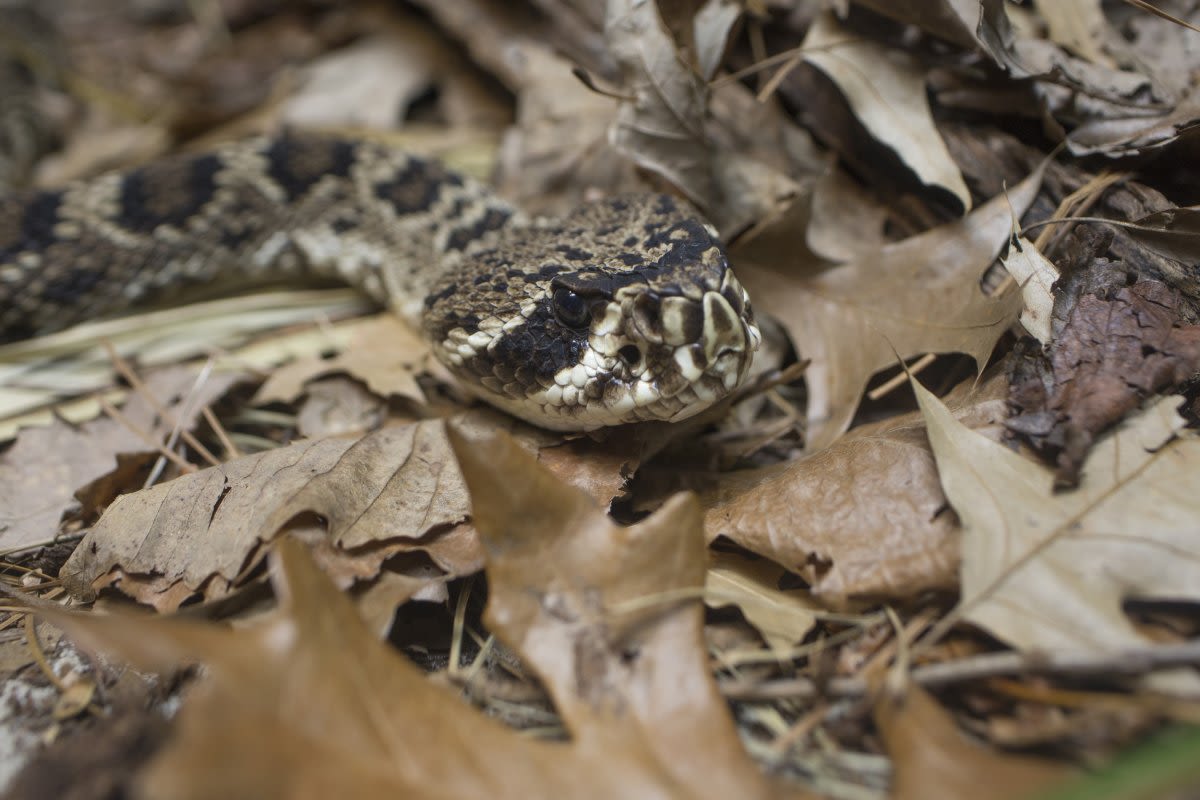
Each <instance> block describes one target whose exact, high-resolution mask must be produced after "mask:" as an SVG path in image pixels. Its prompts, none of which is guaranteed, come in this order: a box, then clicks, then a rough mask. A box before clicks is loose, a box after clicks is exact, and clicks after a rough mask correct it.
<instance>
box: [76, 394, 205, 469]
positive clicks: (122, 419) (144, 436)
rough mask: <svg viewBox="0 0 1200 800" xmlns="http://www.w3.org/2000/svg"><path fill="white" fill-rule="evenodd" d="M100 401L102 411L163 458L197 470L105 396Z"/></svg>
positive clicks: (180, 466) (185, 467)
mask: <svg viewBox="0 0 1200 800" xmlns="http://www.w3.org/2000/svg"><path fill="white" fill-rule="evenodd" d="M99 403H100V410H101V411H103V412H104V413H105V414H107V415H108V416H110V417H112V418H113V419H115V420H116V421H117V422H119V423H121V424H122V425H124V426H125V427H126V428H127V429H128V430H129V431H130V432H131V433H133V434H134V435H136V436H137V437H138V438H139V439H141V440H142V441H143V442H145V443H146V444H147V445H148V446H149V447H152V448H153V449H154V450H156V451H158V453H159V454H160V455H162V457H163V458H166V459H167V460H168V461H170V462H171V463H172V464H174V465H175V466H177V467H179V468H180V469H181V470H183V471H184V472H195V471H196V465H195V464H192V463H191V462H189V461H185V460H184V459H183V458H182V457H180V456H179V455H178V454H176V453H174V452H172V451H170V450H168V449H166V448H165V447H163V446H162V443H161V442H159V441H158V440H156V439H155V438H154V437H153V436H151V435H150V434H149V433H146V431H144V430H142V429H141V428H139V427H138V426H137V425H134V424H133V420H131V419H130V418H129V417H127V416H125V415H124V414H122V413H121V412H120V411H118V410H117V409H116V407H115V406H113V405H112V404H111V403H109V402H108V401H107V400H104V399H103V398H101V399H100V401H99Z"/></svg>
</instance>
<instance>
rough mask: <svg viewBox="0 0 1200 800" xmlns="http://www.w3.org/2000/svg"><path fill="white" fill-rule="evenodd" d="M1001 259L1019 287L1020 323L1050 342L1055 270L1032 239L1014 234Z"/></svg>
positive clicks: (1038, 336) (1030, 331)
mask: <svg viewBox="0 0 1200 800" xmlns="http://www.w3.org/2000/svg"><path fill="white" fill-rule="evenodd" d="M1000 263H1001V264H1003V265H1004V268H1005V269H1007V270H1008V274H1009V275H1012V277H1013V280H1015V281H1016V282H1017V284H1018V285H1019V286H1020V287H1021V298H1022V300H1024V302H1025V307H1024V308H1023V309H1021V327H1023V328H1025V330H1026V331H1027V332H1028V333H1029V335H1030V336H1032V337H1033V338H1035V339H1037V340H1038V341H1039V342H1041V343H1042V344H1049V343H1050V336H1051V331H1050V324H1051V314H1052V313H1053V311H1054V291H1053V289H1054V282H1055V281H1057V280H1058V270H1057V269H1056V268H1055V266H1054V265H1053V264H1051V263H1050V261H1049V259H1047V258H1046V257H1045V256H1044V255H1042V253H1041V251H1039V250H1038V249H1037V247H1035V246H1034V244H1033V242H1031V241H1029V240H1028V239H1026V238H1025V237H1024V236H1014V237H1013V238H1012V241H1011V242H1010V243H1009V248H1008V252H1007V253H1006V254H1005V255H1003V256H1001V258H1000Z"/></svg>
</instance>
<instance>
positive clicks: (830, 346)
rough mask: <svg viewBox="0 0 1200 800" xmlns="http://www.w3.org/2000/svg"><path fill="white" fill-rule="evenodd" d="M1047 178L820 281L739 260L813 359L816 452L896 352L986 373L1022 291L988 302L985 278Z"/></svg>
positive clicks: (762, 302)
mask: <svg viewBox="0 0 1200 800" xmlns="http://www.w3.org/2000/svg"><path fill="white" fill-rule="evenodd" d="M1041 174H1042V173H1041V170H1040V169H1039V170H1037V171H1036V172H1034V173H1033V174H1032V175H1030V176H1029V177H1028V178H1026V179H1025V180H1023V181H1022V182H1021V183H1019V184H1018V185H1017V186H1015V187H1013V189H1012V191H1011V192H1010V193H1009V194H1008V195H1007V196H1006V195H1000V196H997V197H994V198H992V199H991V200H989V201H988V202H987V203H985V204H984V205H982V206H979V207H978V208H976V209H975V210H974V211H973V212H971V213H970V214H969V215H967V216H966V217H964V218H963V219H960V220H956V221H955V222H951V223H949V224H947V225H942V226H940V227H938V228H934V229H932V230H929V231H926V232H924V233H921V234H918V235H916V236H913V237H911V238H909V239H905V240H904V241H901V242H897V243H894V244H888V245H884V246H883V247H881V248H880V249H879V250H878V251H876V252H875V253H872V254H867V255H863V256H862V257H860V258H859V259H858V260H856V261H854V262H852V263H850V264H846V265H844V266H839V267H835V268H833V269H829V270H826V271H824V272H821V273H819V274H817V275H813V276H798V275H789V274H786V273H784V272H782V271H779V270H778V269H767V268H766V267H765V266H763V265H758V264H754V263H751V262H744V261H739V262H738V277H739V278H740V279H741V281H742V283H743V284H745V286H746V288H747V290H748V291H749V292H750V296H751V297H752V298H753V301H754V304H755V307H756V308H758V309H761V310H763V311H766V312H768V313H770V314H773V315H775V316H776V317H778V318H779V320H780V322H782V323H783V325H784V327H785V328H787V331H788V334H789V335H790V336H791V338H792V342H793V343H794V344H795V346H796V349H797V351H798V352H799V354H800V355H801V356H802V357H804V358H808V359H810V360H811V363H810V364H809V367H808V370H807V372H806V373H805V378H806V380H807V382H808V390H809V400H808V411H807V417H808V425H809V428H808V443H807V444H808V448H809V449H810V450H819V449H821V448H823V447H828V446H829V445H830V444H832V443H833V441H834V440H836V439H837V437H838V436H840V435H841V434H842V433H843V432H844V431H845V430H846V429H847V428H848V427H849V425H850V421H851V419H853V417H854V412H855V411H856V410H857V409H858V404H859V399H860V395H861V394H862V391H863V389H864V388H865V387H866V385H867V381H868V380H869V379H870V377H871V375H872V374H873V373H874V372H875V371H876V370H879V369H883V368H884V367H889V366H892V365H893V364H895V363H896V356H897V353H898V354H899V355H900V357H902V358H906V359H907V358H910V357H912V356H916V355H921V354H923V353H950V352H961V353H967V354H968V355H970V356H972V357H973V358H974V359H975V361H976V363H977V364H979V365H980V368H981V369H982V365H983V364H984V363H986V361H987V358H988V356H989V355H990V354H991V351H992V347H993V346H994V345H995V343H996V340H997V339H999V338H1000V336H1001V335H1002V334H1003V333H1004V332H1005V331H1006V330H1007V329H1008V327H1009V325H1011V324H1012V322H1013V321H1014V320H1015V319H1016V317H1017V315H1018V313H1019V312H1020V308H1021V295H1020V292H1018V291H1015V290H1013V291H1008V292H1005V293H1003V294H1000V295H999V296H996V297H988V296H986V295H985V294H984V293H983V292H982V290H981V289H980V288H979V280H980V277H981V276H982V275H983V273H984V271H985V270H986V269H987V268H988V267H989V266H990V265H991V263H992V262H993V261H994V260H995V259H996V256H997V255H998V254H999V253H1000V251H1001V248H1002V247H1003V246H1004V243H1005V242H1007V241H1008V239H1009V236H1010V235H1011V233H1012V219H1013V217H1012V214H1013V212H1014V210H1015V213H1016V214H1017V216H1020V215H1021V214H1022V213H1024V211H1025V209H1027V208H1028V207H1029V204H1030V203H1032V202H1033V199H1034V197H1035V196H1036V195H1037V191H1038V187H1039V185H1040V183H1041ZM1010 204H1011V205H1010Z"/></svg>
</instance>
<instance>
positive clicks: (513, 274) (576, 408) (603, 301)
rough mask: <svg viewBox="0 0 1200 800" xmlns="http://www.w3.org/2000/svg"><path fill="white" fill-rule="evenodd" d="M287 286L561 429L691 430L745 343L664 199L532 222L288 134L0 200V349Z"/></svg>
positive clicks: (431, 171)
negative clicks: (306, 279)
mask: <svg viewBox="0 0 1200 800" xmlns="http://www.w3.org/2000/svg"><path fill="white" fill-rule="evenodd" d="M302 275H311V276H319V277H327V278H336V279H338V280H341V281H344V282H346V283H349V284H351V285H353V286H356V287H358V288H360V289H361V290H363V291H364V292H366V293H367V294H369V295H370V296H372V297H374V298H376V299H377V300H379V301H380V302H382V303H385V304H388V305H390V306H391V307H392V308H394V309H395V310H396V311H397V312H398V313H399V314H400V315H401V316H403V317H405V318H406V319H408V320H409V321H410V322H411V323H412V324H414V325H415V326H418V327H419V328H420V329H421V330H422V331H423V332H424V334H425V335H426V336H427V337H428V339H429V341H430V343H431V345H432V346H433V349H434V352H435V353H436V355H437V356H438V358H439V359H441V360H442V361H443V362H444V363H445V364H446V365H447V366H448V367H449V368H450V369H451V371H453V372H454V373H455V375H457V376H458V377H459V378H460V379H462V380H463V381H464V383H465V385H466V386H468V387H469V388H470V389H471V390H472V391H474V392H475V393H477V394H478V395H479V396H480V397H482V398H483V399H485V400H487V401H488V402H490V403H492V404H494V405H496V406H498V407H500V408H503V409H505V410H507V411H509V412H510V413H513V414H515V415H516V416H519V417H522V418H524V419H526V420H528V421H530V422H533V423H535V424H538V425H542V426H544V427H548V428H555V429H560V430H576V429H592V428H597V427H601V426H604V425H615V424H621V423H625V422H635V421H640V420H651V419H660V420H679V419H684V418H686V417H688V416H691V415H692V414H695V413H697V412H698V411H700V410H702V409H703V408H706V407H708V406H709V405H711V404H712V403H713V402H715V401H716V400H718V399H720V398H721V397H723V396H725V395H726V394H728V393H729V392H730V391H731V390H732V389H734V388H735V387H736V386H737V385H738V383H739V382H740V381H741V380H742V378H743V377H744V376H745V374H746V371H747V369H748V367H749V363H750V359H751V356H752V354H753V351H754V350H755V348H756V347H757V346H758V342H759V338H760V337H759V333H758V329H757V328H756V327H755V325H754V321H753V315H752V314H751V311H750V308H749V303H748V298H747V297H746V294H745V292H744V290H743V289H742V287H741V286H740V285H739V284H738V282H737V280H736V278H734V276H733V273H732V272H731V271H730V269H729V266H728V263H727V261H726V259H725V254H724V252H723V250H722V249H721V246H720V244H719V243H718V242H717V241H716V239H715V235H714V233H713V231H712V229H711V228H709V227H708V226H707V225H705V224H704V223H703V222H702V221H700V220H699V219H698V218H697V217H696V216H695V213H694V212H693V211H691V210H690V209H689V208H686V207H684V206H683V205H681V204H680V203H678V202H677V201H675V200H674V199H673V198H671V197H668V196H665V195H646V196H632V197H617V198H611V199H608V200H606V201H603V202H600V203H596V204H593V205H589V206H585V207H583V208H580V209H579V210H577V211H575V212H573V213H572V214H569V215H568V216H566V217H563V218H561V219H556V220H533V221H530V220H527V219H525V218H524V217H523V216H522V215H521V214H520V213H519V212H517V211H516V210H515V209H513V208H512V207H511V206H509V205H508V204H506V203H505V202H503V201H502V200H501V199H499V198H497V197H496V196H494V195H493V194H492V193H491V192H490V191H489V190H488V189H487V188H486V187H484V186H482V185H481V184H479V183H476V182H474V181H471V180H469V179H466V178H464V177H462V176H460V175H457V174H455V173H453V172H451V171H449V170H447V169H445V168H444V167H442V166H441V165H440V164H438V163H436V162H433V161H427V160H424V159H420V158H415V157H412V156H408V155H405V154H403V153H399V152H396V151H394V150H391V149H388V148H386V147H384V146H381V145H378V144H374V143H369V142H360V141H352V140H346V139H339V138H330V137H321V136H315V135H307V134H289V135H285V136H281V137H277V138H265V139H255V140H251V141H246V142H240V143H236V144H231V145H227V146H225V147H222V148H220V149H218V150H215V151H213V152H210V153H205V154H199V155H184V156H176V157H173V158H168V159H164V160H162V161H158V162H155V163H152V164H149V165H147V166H144V167H141V168H139V169H135V170H132V171H129V172H124V173H113V174H109V175H104V176H101V177H98V178H95V179H93V180H90V181H84V182H80V183H76V184H72V185H70V186H67V187H65V188H63V189H60V190H56V191H46V192H37V193H27V194H21V195H13V196H9V197H6V198H3V199H0V340H4V341H12V340H14V339H21V338H26V337H29V336H33V335H38V334H42V333H47V332H50V331H53V330H57V329H59V328H62V327H65V326H67V325H71V324H75V323H77V322H81V321H85V320H89V319H92V318H94V317H101V316H105V315H109V314H112V313H114V312H117V311H121V310H124V309H127V308H130V307H133V306H137V305H139V304H143V303H147V302H151V301H153V302H161V301H163V300H164V299H170V297H171V295H175V294H178V293H179V292H180V291H181V290H186V289H189V288H190V289H191V290H192V291H194V290H195V287H197V286H205V287H207V286H210V285H212V286H216V287H219V288H221V289H222V290H230V289H234V288H237V287H239V286H246V285H252V284H258V283H263V282H266V281H279V280H284V281H286V280H288V279H293V280H294V279H296V278H297V277H299V276H302Z"/></svg>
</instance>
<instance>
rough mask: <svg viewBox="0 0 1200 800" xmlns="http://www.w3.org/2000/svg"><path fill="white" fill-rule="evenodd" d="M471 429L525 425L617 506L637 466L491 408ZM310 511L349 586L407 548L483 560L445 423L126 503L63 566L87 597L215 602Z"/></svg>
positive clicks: (301, 453) (190, 478)
mask: <svg viewBox="0 0 1200 800" xmlns="http://www.w3.org/2000/svg"><path fill="white" fill-rule="evenodd" d="M458 419H459V421H460V422H459V424H461V425H463V426H464V427H466V428H468V429H471V430H490V429H497V428H499V429H507V430H514V429H515V430H517V431H519V435H520V437H521V441H522V442H523V443H524V446H525V447H528V448H529V449H531V450H539V449H540V450H541V455H542V457H543V458H544V459H545V460H546V461H547V463H548V464H549V465H550V468H551V469H552V470H553V471H554V472H555V474H557V475H560V476H561V477H562V479H564V480H567V481H569V482H571V483H572V484H573V485H579V486H582V487H584V488H585V489H586V490H587V491H589V492H590V493H592V496H594V497H596V498H597V501H598V502H602V503H608V502H609V501H610V500H611V499H612V498H613V497H614V496H615V495H616V494H617V493H618V492H619V491H620V489H621V487H622V485H623V483H624V476H625V474H626V473H627V472H628V471H630V470H632V469H634V468H636V464H637V462H638V458H639V455H638V452H639V443H638V442H636V441H626V440H624V439H621V438H620V437H616V439H615V440H614V441H613V442H611V443H608V444H606V445H605V446H596V447H591V448H589V447H584V446H574V445H567V446H564V447H557V446H555V445H558V444H560V442H561V437H559V436H557V435H552V434H546V433H543V432H540V431H535V430H533V429H531V428H527V427H525V426H523V425H520V424H519V423H516V422H514V421H512V420H511V419H509V418H507V417H504V416H502V415H500V414H497V413H495V412H490V411H479V412H471V413H468V414H463V415H461V416H460V417H459V418H458ZM311 515H315V516H316V518H318V519H320V520H322V521H323V524H322V525H320V526H317V525H308V527H309V528H312V529H313V530H312V535H313V536H315V537H317V538H318V539H319V540H323V541H326V542H327V544H328V545H329V547H328V549H327V550H325V551H324V552H323V558H324V559H325V564H326V568H327V569H330V570H331V571H333V572H334V573H336V574H337V575H338V577H339V580H341V581H342V582H343V583H348V582H351V581H353V580H361V579H373V578H375V577H376V575H377V574H378V572H379V569H380V565H381V564H382V563H383V562H384V561H386V560H387V559H388V558H390V557H392V556H394V555H396V554H397V553H400V552H411V551H419V552H422V553H425V554H426V555H427V556H428V557H429V558H430V559H431V560H432V561H433V563H434V565H436V567H437V568H438V569H440V570H441V571H442V572H443V573H444V574H443V576H442V577H445V576H458V575H465V574H470V573H472V572H475V571H476V570H478V569H479V568H480V566H481V563H482V562H481V553H480V550H479V545H478V541H477V539H476V537H475V534H474V531H473V530H472V529H471V527H470V526H469V525H468V524H467V521H468V517H469V508H468V502H467V493H466V486H465V485H464V484H463V482H462V475H461V473H460V472H459V469H458V465H457V463H456V462H455V459H454V457H453V456H452V455H451V453H450V452H449V450H448V444H447V442H446V436H445V430H444V427H443V423H442V422H441V421H440V420H425V421H422V422H417V423H412V424H409V425H400V426H393V427H386V428H382V429H380V430H377V431H375V432H373V433H370V434H368V435H367V436H365V437H363V438H361V439H358V440H354V439H349V438H327V439H318V440H313V441H302V442H298V443H296V444H293V445H290V446H288V447H281V448H279V449H277V450H271V451H267V452H265V453H258V454H255V455H251V456H245V457H243V458H238V459H234V460H232V461H228V462H226V463H224V464H221V465H220V466H218V467H212V468H209V469H206V470H203V471H200V472H196V473H193V474H191V475H185V476H183V477H181V478H177V479H176V480H174V481H171V482H169V483H165V484H161V485H159V486H155V487H153V488H151V489H147V490H144V491H140V492H134V493H132V494H128V495H124V496H123V497H120V498H118V499H117V501H116V502H114V503H113V504H112V505H111V506H110V507H109V508H108V509H107V510H106V511H105V513H104V515H103V516H102V517H101V518H100V521H99V522H98V523H97V524H96V525H95V527H94V528H92V530H91V531H90V532H89V533H88V535H87V536H86V537H85V538H84V541H83V542H82V543H81V544H80V546H79V547H78V548H76V550H75V552H74V553H73V554H72V555H71V558H70V559H69V560H68V561H67V563H66V564H65V565H64V566H63V568H62V572H61V577H62V579H63V581H64V582H65V583H66V585H67V586H68V588H69V590H70V591H71V592H72V593H74V594H75V595H76V596H78V597H91V596H93V595H94V594H95V592H96V590H98V589H100V588H102V587H105V586H114V587H115V588H117V589H119V590H121V591H122V592H125V593H126V594H128V595H130V596H132V597H134V598H136V599H137V600H139V601H140V602H144V603H148V604H151V605H154V606H155V607H157V608H159V609H160V610H170V609H174V608H175V607H177V606H178V605H179V603H181V602H183V601H184V600H186V599H189V598H192V597H194V596H196V595H199V596H200V597H201V598H203V599H204V600H213V599H216V598H219V597H221V596H223V595H224V594H226V593H227V592H228V591H230V590H231V588H233V587H235V586H236V585H238V582H239V580H240V579H242V578H244V577H245V576H246V575H247V574H248V573H249V572H251V570H252V568H253V566H254V565H255V564H257V563H258V562H259V561H260V560H261V558H262V557H263V552H262V545H263V543H265V542H268V541H270V540H271V539H272V538H274V537H275V535H276V534H277V533H278V532H279V531H280V530H281V529H283V528H284V527H286V526H291V525H295V524H297V520H305V519H307V518H309V517H311Z"/></svg>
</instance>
